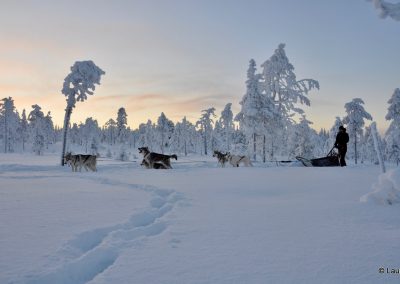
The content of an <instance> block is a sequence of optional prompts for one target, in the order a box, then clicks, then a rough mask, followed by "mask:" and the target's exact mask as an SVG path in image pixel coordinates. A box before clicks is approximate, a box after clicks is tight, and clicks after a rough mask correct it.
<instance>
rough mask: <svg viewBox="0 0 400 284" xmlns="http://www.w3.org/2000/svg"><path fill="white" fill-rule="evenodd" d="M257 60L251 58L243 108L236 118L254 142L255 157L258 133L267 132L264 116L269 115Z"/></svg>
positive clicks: (241, 102)
mask: <svg viewBox="0 0 400 284" xmlns="http://www.w3.org/2000/svg"><path fill="white" fill-rule="evenodd" d="M256 71H257V69H256V62H255V61H254V59H251V60H250V62H249V68H248V69H247V80H246V94H245V95H244V96H243V98H242V100H241V101H240V105H241V110H240V112H239V113H238V114H237V115H236V117H235V120H237V121H239V124H240V128H241V130H242V131H243V133H244V134H245V135H246V137H247V141H252V143H253V149H252V150H253V151H252V152H253V159H254V160H256V158H257V156H256V155H257V154H256V153H257V135H263V134H264V132H265V128H264V118H265V115H268V114H269V113H268V111H267V110H266V107H267V109H268V108H269V104H268V103H267V102H266V96H265V95H264V94H263V93H262V91H261V89H260V78H261V75H260V74H256Z"/></svg>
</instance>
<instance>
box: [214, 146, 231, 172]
mask: <svg viewBox="0 0 400 284" xmlns="http://www.w3.org/2000/svg"><path fill="white" fill-rule="evenodd" d="M227 155H228V154H227V153H226V154H224V153H222V152H220V151H216V150H214V153H213V157H217V159H218V164H220V165H221V167H223V168H225V163H226V162H227V161H228V159H227V157H226V156H227Z"/></svg>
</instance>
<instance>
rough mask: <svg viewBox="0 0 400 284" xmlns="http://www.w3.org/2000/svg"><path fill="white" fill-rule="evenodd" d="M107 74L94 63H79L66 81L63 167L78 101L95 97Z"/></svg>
mask: <svg viewBox="0 0 400 284" xmlns="http://www.w3.org/2000/svg"><path fill="white" fill-rule="evenodd" d="M104 74H105V72H104V71H103V70H101V69H100V68H99V67H97V66H96V65H95V64H94V63H93V61H91V60H90V61H77V62H75V64H74V65H73V66H72V67H71V73H69V74H68V75H67V77H65V79H64V84H63V88H62V91H61V93H62V94H63V95H65V96H66V97H67V107H66V109H65V118H64V134H63V146H62V153H61V165H62V166H64V156H65V148H66V143H67V132H68V127H69V122H70V119H71V114H72V110H73V108H74V107H75V104H76V101H82V102H83V101H85V100H86V99H87V95H93V93H94V90H95V89H96V86H95V85H96V84H97V85H100V78H101V75H104Z"/></svg>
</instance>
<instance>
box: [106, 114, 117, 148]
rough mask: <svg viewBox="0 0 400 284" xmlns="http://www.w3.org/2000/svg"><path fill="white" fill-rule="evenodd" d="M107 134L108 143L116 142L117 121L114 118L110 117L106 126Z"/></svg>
mask: <svg viewBox="0 0 400 284" xmlns="http://www.w3.org/2000/svg"><path fill="white" fill-rule="evenodd" d="M104 130H105V132H106V133H105V136H106V140H107V142H108V144H110V145H113V144H115V140H116V139H117V138H116V137H117V123H116V122H115V120H114V119H112V118H110V119H109V120H108V121H107V122H106V124H105V127H104Z"/></svg>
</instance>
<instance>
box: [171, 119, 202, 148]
mask: <svg viewBox="0 0 400 284" xmlns="http://www.w3.org/2000/svg"><path fill="white" fill-rule="evenodd" d="M197 138H198V137H197V132H196V128H195V126H194V125H193V124H192V123H190V122H189V121H188V120H187V119H186V117H184V118H183V119H182V121H180V122H178V123H177V124H176V125H175V130H174V132H173V134H172V137H171V142H170V145H171V151H172V152H174V153H183V154H184V155H185V156H187V155H188V153H190V152H196V149H195V148H196V140H197Z"/></svg>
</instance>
